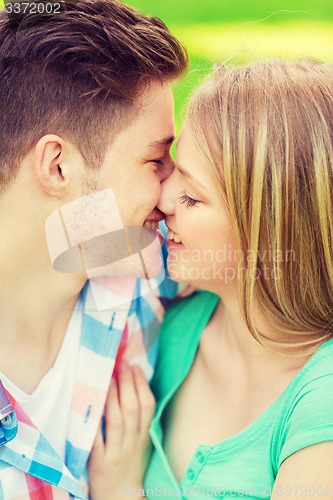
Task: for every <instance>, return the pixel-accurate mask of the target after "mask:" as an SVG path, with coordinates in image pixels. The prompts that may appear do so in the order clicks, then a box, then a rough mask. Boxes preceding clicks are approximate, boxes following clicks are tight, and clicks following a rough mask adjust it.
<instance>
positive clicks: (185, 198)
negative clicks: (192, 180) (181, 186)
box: [178, 191, 201, 208]
mask: <svg viewBox="0 0 333 500" xmlns="http://www.w3.org/2000/svg"><path fill="white" fill-rule="evenodd" d="M178 199H179V201H180V203H186V206H187V208H190V207H194V206H196V205H197V204H198V203H201V202H200V201H199V200H195V199H194V198H191V197H190V196H188V195H187V194H186V193H185V191H184V192H183V194H182V195H181V196H180V197H179V198H178Z"/></svg>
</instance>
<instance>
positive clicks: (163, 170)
mask: <svg viewBox="0 0 333 500" xmlns="http://www.w3.org/2000/svg"><path fill="white" fill-rule="evenodd" d="M174 168H175V164H174V162H173V161H168V162H166V163H165V164H164V165H163V166H162V167H160V168H159V176H160V182H164V181H165V180H166V179H167V178H168V177H170V175H171V174H172V172H173V171H174Z"/></svg>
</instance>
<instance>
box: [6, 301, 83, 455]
mask: <svg viewBox="0 0 333 500" xmlns="http://www.w3.org/2000/svg"><path fill="white" fill-rule="evenodd" d="M81 329H82V301H81V300H79V301H78V302H77V304H76V307H75V309H74V311H73V313H72V316H71V319H70V321H69V323H68V327H67V331H66V334H65V337H64V340H63V342H62V345H61V348H60V351H59V354H58V356H57V359H56V361H55V363H54V365H53V367H52V368H51V369H50V370H49V371H48V372H47V373H46V374H45V375H44V377H43V378H42V380H41V381H40V383H39V384H38V386H37V387H36V389H35V390H34V392H33V393H32V394H26V393H25V392H23V391H22V390H21V389H20V388H19V387H17V386H16V385H15V384H13V383H12V382H11V381H10V380H8V378H7V377H6V376H5V375H4V374H3V373H2V372H1V371H0V379H1V380H2V383H3V385H4V386H5V388H6V389H7V390H8V391H9V392H10V394H11V395H12V396H13V397H14V398H15V400H16V401H17V402H18V403H19V404H20V405H21V406H22V408H23V410H24V411H25V412H26V413H27V415H28V416H29V418H30V419H31V420H32V422H33V423H34V424H35V425H36V427H37V428H38V429H39V430H40V431H41V432H42V434H44V436H45V438H46V439H47V440H48V441H49V442H50V443H51V445H52V446H53V447H54V449H55V450H56V451H57V452H58V454H59V455H60V457H61V458H62V459H63V460H65V451H66V435H67V426H68V419H69V412H70V407H71V402H72V395H73V386H74V380H75V373H76V365H77V359H78V353H79V347H80V338H81Z"/></svg>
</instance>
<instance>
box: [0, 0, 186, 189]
mask: <svg viewBox="0 0 333 500" xmlns="http://www.w3.org/2000/svg"><path fill="white" fill-rule="evenodd" d="M186 68H187V55H186V50H185V49H184V47H183V46H182V44H181V43H180V42H179V41H178V40H177V39H176V38H175V37H174V36H173V35H172V34H171V33H170V31H169V30H168V28H167V27H166V26H165V24H164V23H163V22H162V21H161V20H160V19H158V18H155V17H149V16H146V15H143V14H141V13H139V12H137V11H136V10H134V9H132V8H130V7H128V6H126V5H124V4H123V3H121V2H119V1H117V0H80V1H78V2H76V3H73V4H72V5H70V4H69V3H68V4H67V5H66V2H64V3H63V4H62V7H61V12H60V13H58V14H53V15H51V16H50V15H43V14H39V15H38V14H37V15H36V14H34V15H32V14H30V15H29V14H26V15H25V14H18V15H16V16H15V15H10V16H9V15H8V14H7V12H6V11H5V10H4V11H2V12H1V13H0V103H1V113H0V190H1V188H3V189H4V188H5V186H6V185H8V183H9V182H10V181H11V180H12V179H13V178H14V177H15V175H16V173H17V170H18V165H19V160H20V158H22V156H23V155H24V154H26V153H27V152H28V151H29V149H30V148H31V147H32V146H33V145H34V144H35V143H36V142H37V141H38V140H39V139H40V138H41V137H42V136H43V135H45V134H48V133H55V134H58V135H60V136H62V137H63V138H65V139H67V140H69V141H71V142H73V143H74V144H75V145H76V147H77V148H78V149H79V151H80V152H81V154H82V155H83V157H84V159H85V161H86V163H87V165H88V166H90V167H92V168H98V166H100V164H101V163H102V161H103V159H104V156H105V152H106V149H107V146H108V144H109V143H110V140H111V137H112V136H114V135H115V133H117V132H119V131H120V130H121V129H122V128H124V127H125V126H126V125H127V124H129V120H130V119H131V117H133V116H134V111H135V108H136V106H135V100H136V99H137V98H138V97H139V96H140V95H141V93H142V92H143V91H144V90H145V88H147V86H149V84H151V83H154V82H161V83H164V82H168V81H171V80H173V79H175V78H178V77H180V76H181V75H182V74H183V73H184V71H185V70H186Z"/></svg>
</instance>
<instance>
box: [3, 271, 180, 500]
mask: <svg viewBox="0 0 333 500" xmlns="http://www.w3.org/2000/svg"><path fill="white" fill-rule="evenodd" d="M136 286H140V281H138V282H137V284H136ZM176 294H177V284H176V283H174V282H172V281H171V280H170V279H169V278H165V279H164V281H163V282H162V283H161V285H160V286H159V288H157V289H156V290H154V292H151V293H150V294H148V295H145V296H143V297H140V296H139V293H136V294H134V296H137V297H138V298H136V299H135V300H133V301H132V302H131V303H130V304H128V305H123V306H122V307H118V308H116V309H114V310H108V311H98V310H96V307H95V303H94V298H93V294H92V292H91V288H90V286H89V283H87V285H86V286H85V288H84V289H83V291H82V295H83V304H84V309H83V326H82V335H81V345H80V351H79V358H78V363H77V372H76V380H75V386H74V396H73V400H72V406H71V415H70V421H69V427H68V433H67V445H66V459H65V463H64V462H63V460H62V459H61V458H60V457H59V456H58V455H57V453H56V452H55V450H54V449H53V448H52V446H51V445H50V444H49V443H48V441H47V440H46V439H45V437H44V436H43V435H42V434H41V432H40V431H39V430H38V429H37V428H36V427H35V425H34V424H33V422H31V420H30V419H29V417H28V416H27V415H26V414H25V412H24V411H23V410H22V408H21V407H20V406H19V405H18V404H17V403H16V401H15V400H14V399H13V398H12V397H11V395H10V394H8V393H7V392H6V391H5V389H4V388H3V386H2V384H1V383H0V384H1V385H0V419H1V422H0V500H28V499H30V500H62V499H69V498H76V499H87V498H88V482H87V479H88V478H87V460H88V457H89V453H90V450H91V447H92V444H93V442H94V438H95V435H96V432H97V429H98V426H99V422H100V420H101V418H102V416H103V410H104V404H105V399H106V394H107V390H108V387H109V383H110V380H111V377H112V374H113V371H114V368H115V363H116V358H117V356H118V358H119V357H120V356H122V357H124V358H125V359H127V360H129V361H130V362H133V363H136V364H139V365H140V366H141V367H142V368H143V370H144V371H145V373H146V376H147V378H148V379H150V378H151V376H152V374H153V370H154V366H155V361H156V356H157V346H158V330H159V325H160V323H161V320H162V317H163V313H164V310H165V308H166V307H167V305H168V304H169V303H170V301H171V300H172V299H173V298H174V297H175V296H176Z"/></svg>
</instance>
